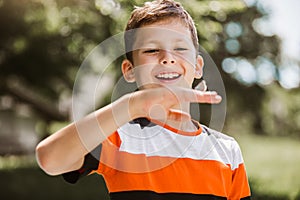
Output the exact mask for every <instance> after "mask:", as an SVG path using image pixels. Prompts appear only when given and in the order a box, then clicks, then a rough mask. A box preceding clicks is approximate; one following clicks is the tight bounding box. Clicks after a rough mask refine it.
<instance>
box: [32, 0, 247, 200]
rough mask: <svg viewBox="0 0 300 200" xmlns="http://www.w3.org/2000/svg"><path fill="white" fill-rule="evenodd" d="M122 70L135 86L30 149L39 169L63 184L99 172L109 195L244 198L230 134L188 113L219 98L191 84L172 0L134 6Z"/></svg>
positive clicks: (193, 52) (190, 52)
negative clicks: (192, 104)
mask: <svg viewBox="0 0 300 200" xmlns="http://www.w3.org/2000/svg"><path fill="white" fill-rule="evenodd" d="M125 46H126V52H127V53H126V56H127V59H125V60H124V61H123V63H122V72H123V75H124V78H125V79H126V80H127V81H128V82H136V83H137V85H138V88H139V90H138V91H136V92H133V93H130V94H126V95H124V96H123V97H121V98H120V99H118V100H116V101H115V102H113V103H111V104H109V105H107V106H105V107H103V108H101V109H99V110H97V111H95V112H94V113H92V114H90V115H88V116H87V117H85V118H83V119H82V120H79V121H78V122H76V123H72V124H70V125H69V126H67V127H65V128H63V129H62V130H59V131H58V132H57V133H55V134H53V135H51V136H50V137H48V138H46V139H45V140H43V141H42V142H41V143H40V144H39V145H38V146H37V148H36V153H37V159H38V162H39V165H40V166H41V168H42V169H43V170H44V171H45V172H47V173H48V174H50V175H58V174H63V175H64V178H65V179H66V180H67V181H69V182H76V181H77V180H78V179H79V178H80V177H82V176H84V175H86V174H89V173H91V172H97V173H99V174H101V175H102V176H103V177H104V180H105V182H106V185H107V188H108V190H109V192H110V197H111V199H116V200H118V199H122V200H124V199H130V200H134V199H143V200H145V199H151V200H152V199H249V198H250V189H249V186H248V181H247V177H246V172H245V168H244V164H243V159H242V155H241V152H240V149H239V146H238V144H237V143H236V141H235V140H234V139H233V138H230V137H228V136H225V135H223V134H222V133H219V132H216V131H213V130H211V129H209V128H207V127H205V126H202V125H200V124H199V123H198V122H195V121H194V120H192V119H190V114H189V109H190V107H189V105H190V102H198V103H211V104H214V103H219V102H220V101H221V97H220V96H219V95H218V94H217V93H216V92H204V91H198V90H194V89H191V88H192V83H193V80H194V78H198V79H200V78H201V77H202V67H203V59H202V57H201V56H199V55H197V50H198V39H197V33H196V29H195V26H194V23H193V21H192V19H191V17H190V16H189V14H188V13H187V12H186V11H185V10H184V9H183V8H182V7H181V5H180V4H178V3H176V2H174V1H173V0H163V1H153V2H149V3H146V4H145V5H144V6H143V7H140V8H136V9H135V10H134V12H133V13H132V16H131V18H130V20H129V22H128V24H127V28H126V33H125Z"/></svg>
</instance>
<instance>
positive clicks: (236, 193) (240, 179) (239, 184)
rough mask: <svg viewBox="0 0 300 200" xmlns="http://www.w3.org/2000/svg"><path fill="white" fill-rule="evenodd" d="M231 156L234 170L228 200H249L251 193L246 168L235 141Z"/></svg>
mask: <svg viewBox="0 0 300 200" xmlns="http://www.w3.org/2000/svg"><path fill="white" fill-rule="evenodd" d="M233 154H234V155H233V159H234V161H233V162H234V163H235V164H234V165H235V169H233V173H232V187H231V192H230V196H229V199H243V200H246V199H250V196H251V192H250V186H249V183H248V177H247V173H246V168H245V164H244V160H243V157H242V152H241V149H240V147H239V145H238V143H237V142H236V141H235V142H234V147H233Z"/></svg>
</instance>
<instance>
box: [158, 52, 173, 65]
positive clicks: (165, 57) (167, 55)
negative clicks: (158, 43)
mask: <svg viewBox="0 0 300 200" xmlns="http://www.w3.org/2000/svg"><path fill="white" fill-rule="evenodd" d="M160 63H161V64H163V65H169V64H175V63H176V59H175V57H174V55H173V54H172V52H170V51H167V50H163V51H162V55H161V60H160Z"/></svg>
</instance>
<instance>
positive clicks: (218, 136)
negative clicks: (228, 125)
mask: <svg viewBox="0 0 300 200" xmlns="http://www.w3.org/2000/svg"><path fill="white" fill-rule="evenodd" d="M201 128H202V131H203V132H204V133H206V134H207V135H208V136H210V137H214V138H216V139H217V140H219V141H224V142H229V143H236V140H235V139H234V138H233V137H231V136H229V135H226V134H224V133H222V132H219V131H216V130H214V129H211V128H208V127H207V126H205V125H201Z"/></svg>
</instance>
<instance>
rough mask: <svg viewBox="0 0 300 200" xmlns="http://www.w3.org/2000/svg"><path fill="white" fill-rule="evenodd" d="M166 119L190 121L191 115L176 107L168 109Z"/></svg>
mask: <svg viewBox="0 0 300 200" xmlns="http://www.w3.org/2000/svg"><path fill="white" fill-rule="evenodd" d="M168 119H169V120H172V121H181V122H183V121H190V120H191V115H190V114H189V113H187V112H184V111H182V110H177V109H169V112H168Z"/></svg>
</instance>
